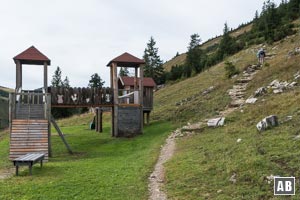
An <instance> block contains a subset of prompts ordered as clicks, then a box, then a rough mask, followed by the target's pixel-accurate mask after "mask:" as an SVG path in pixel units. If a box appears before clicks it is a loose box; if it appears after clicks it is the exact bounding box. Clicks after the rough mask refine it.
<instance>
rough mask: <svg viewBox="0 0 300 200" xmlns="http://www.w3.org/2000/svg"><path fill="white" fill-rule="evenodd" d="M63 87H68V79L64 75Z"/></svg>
mask: <svg viewBox="0 0 300 200" xmlns="http://www.w3.org/2000/svg"><path fill="white" fill-rule="evenodd" d="M62 85H63V87H65V88H70V81H69V78H68V77H67V76H66V77H65V79H64V81H63V82H62Z"/></svg>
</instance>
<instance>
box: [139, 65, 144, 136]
mask: <svg viewBox="0 0 300 200" xmlns="http://www.w3.org/2000/svg"><path fill="white" fill-rule="evenodd" d="M139 98H140V101H139V103H140V105H141V132H142V133H143V126H144V122H143V118H144V110H143V99H144V66H143V65H140V79H139Z"/></svg>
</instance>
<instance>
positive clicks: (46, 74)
mask: <svg viewBox="0 0 300 200" xmlns="http://www.w3.org/2000/svg"><path fill="white" fill-rule="evenodd" d="M47 88H48V66H47V62H44V89H45V92H47Z"/></svg>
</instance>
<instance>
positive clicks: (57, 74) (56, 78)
mask: <svg viewBox="0 0 300 200" xmlns="http://www.w3.org/2000/svg"><path fill="white" fill-rule="evenodd" d="M51 86H52V87H62V86H63V82H62V79H61V69H60V67H58V66H57V68H56V70H55V71H54V75H53V76H52V80H51Z"/></svg>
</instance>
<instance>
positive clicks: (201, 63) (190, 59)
mask: <svg viewBox="0 0 300 200" xmlns="http://www.w3.org/2000/svg"><path fill="white" fill-rule="evenodd" d="M200 42H201V38H200V36H199V35H198V34H193V35H191V41H190V43H189V46H188V52H187V57H186V63H185V70H184V71H185V72H184V73H185V75H186V76H187V77H190V76H191V73H192V71H194V72H195V73H199V72H201V70H203V69H204V67H205V60H206V58H205V57H206V56H205V55H204V53H203V51H202V49H201V48H199V45H200Z"/></svg>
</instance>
